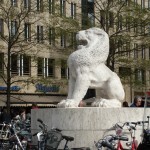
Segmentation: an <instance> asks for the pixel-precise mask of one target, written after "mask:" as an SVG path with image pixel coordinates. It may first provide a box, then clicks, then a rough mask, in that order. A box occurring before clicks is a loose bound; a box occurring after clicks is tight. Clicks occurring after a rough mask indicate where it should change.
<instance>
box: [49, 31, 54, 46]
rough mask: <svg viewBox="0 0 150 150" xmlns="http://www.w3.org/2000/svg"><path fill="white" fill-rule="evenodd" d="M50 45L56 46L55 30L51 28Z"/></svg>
mask: <svg viewBox="0 0 150 150" xmlns="http://www.w3.org/2000/svg"><path fill="white" fill-rule="evenodd" d="M49 44H50V45H52V44H53V45H55V29H54V28H49Z"/></svg>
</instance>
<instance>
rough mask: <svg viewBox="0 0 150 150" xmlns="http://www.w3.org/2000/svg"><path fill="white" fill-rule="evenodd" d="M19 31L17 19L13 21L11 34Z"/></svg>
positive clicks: (13, 34)
mask: <svg viewBox="0 0 150 150" xmlns="http://www.w3.org/2000/svg"><path fill="white" fill-rule="evenodd" d="M16 33H17V21H11V36H12V37H13V36H15V35H16Z"/></svg>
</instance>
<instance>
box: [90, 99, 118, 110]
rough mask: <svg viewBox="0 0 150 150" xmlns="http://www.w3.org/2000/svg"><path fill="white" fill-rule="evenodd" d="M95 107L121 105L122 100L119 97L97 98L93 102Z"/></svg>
mask: <svg viewBox="0 0 150 150" xmlns="http://www.w3.org/2000/svg"><path fill="white" fill-rule="evenodd" d="M92 106H93V107H107V108H114V107H121V102H120V101H119V100H117V99H97V100H96V101H94V102H93V103H92Z"/></svg>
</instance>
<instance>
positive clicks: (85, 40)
mask: <svg viewBox="0 0 150 150" xmlns="http://www.w3.org/2000/svg"><path fill="white" fill-rule="evenodd" d="M76 40H77V43H78V49H83V48H88V47H90V46H93V45H96V44H97V43H96V42H98V43H99V44H100V43H101V42H106V44H108V45H109V38H108V35H107V33H106V32H105V31H104V30H102V29H99V28H96V27H93V28H90V29H87V30H82V31H79V32H78V33H77V35H76ZM99 46H101V45H99Z"/></svg>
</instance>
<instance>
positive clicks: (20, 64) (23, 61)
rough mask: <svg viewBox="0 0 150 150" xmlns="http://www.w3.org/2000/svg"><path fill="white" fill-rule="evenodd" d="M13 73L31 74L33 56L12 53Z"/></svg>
mask: <svg viewBox="0 0 150 150" xmlns="http://www.w3.org/2000/svg"><path fill="white" fill-rule="evenodd" d="M11 73H12V74H16V75H18V74H19V75H20V76H23V75H30V74H31V57H30V56H26V55H17V54H12V55H11Z"/></svg>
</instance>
